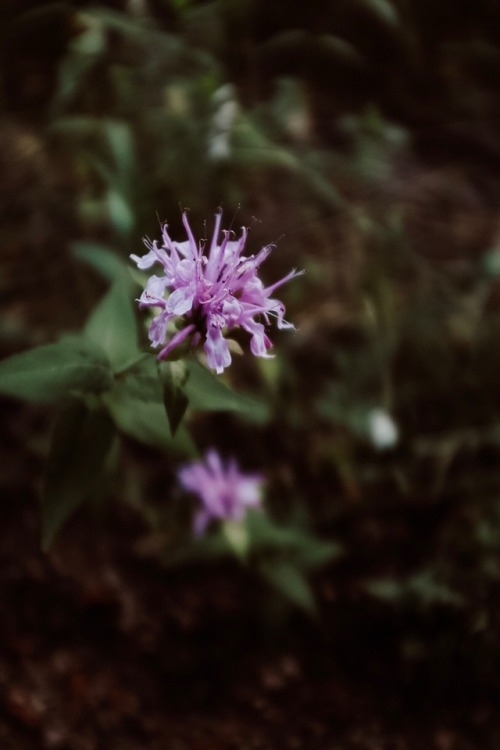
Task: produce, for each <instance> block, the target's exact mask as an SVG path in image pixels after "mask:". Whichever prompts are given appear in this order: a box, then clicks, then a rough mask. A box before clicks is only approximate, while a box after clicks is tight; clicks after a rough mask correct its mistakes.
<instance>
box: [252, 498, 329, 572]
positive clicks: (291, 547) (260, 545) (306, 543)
mask: <svg viewBox="0 0 500 750" xmlns="http://www.w3.org/2000/svg"><path fill="white" fill-rule="evenodd" d="M245 526H246V528H247V530H248V537H249V540H250V541H249V544H250V547H251V549H252V550H253V551H255V552H256V553H257V554H259V552H263V553H275V554H279V555H281V556H282V557H283V556H284V557H286V559H287V560H289V561H293V563H294V565H296V566H297V567H300V568H303V569H308V570H310V569H313V568H316V567H319V566H321V565H324V564H326V563H328V562H331V561H332V560H333V559H335V558H336V557H338V556H339V555H341V554H342V547H341V546H340V544H338V543H336V542H331V541H324V540H323V539H319V538H318V537H316V536H314V535H313V534H312V533H311V531H309V529H308V528H307V526H304V525H303V524H302V525H300V526H299V525H298V524H296V525H291V524H287V525H283V524H277V523H275V522H274V521H273V520H272V519H271V518H270V517H269V516H268V515H267V514H266V513H260V512H258V511H251V510H250V511H249V512H248V513H247V516H246V521H245Z"/></svg>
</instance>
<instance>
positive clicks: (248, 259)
mask: <svg viewBox="0 0 500 750" xmlns="http://www.w3.org/2000/svg"><path fill="white" fill-rule="evenodd" d="M221 220H222V212H221V211H219V212H218V213H217V214H216V217H215V227H214V232H213V236H212V240H211V242H210V246H209V247H208V249H207V247H206V243H205V240H200V241H199V242H197V241H196V240H195V238H194V236H193V232H192V231H191V227H190V226H189V221H188V218H187V214H186V212H184V213H183V215H182V222H183V224H184V227H185V229H186V233H187V237H188V239H187V240H185V241H183V242H176V241H174V240H172V239H171V237H170V235H169V233H168V225H167V224H164V225H163V226H162V240H161V242H158V241H157V240H153V241H151V240H149V239H148V238H146V239H145V240H144V243H145V245H146V247H147V249H148V252H147V253H146V255H144V256H142V257H139V256H137V255H131V256H130V257H131V258H132V260H134V261H135V263H136V264H137V266H138V268H140V269H148V268H151V267H152V266H153V265H155V264H156V263H157V264H159V265H160V267H161V269H162V272H161V274H160V275H158V276H156V275H154V276H151V277H150V278H149V280H148V282H147V284H146V288H145V289H144V292H143V293H142V295H141V297H140V299H139V304H140V307H141V308H144V307H152V308H158V309H159V313H158V314H157V315H156V316H155V317H154V318H153V321H152V322H151V325H150V327H149V338H150V341H151V345H152V346H153V347H155V348H159V347H161V349H160V352H159V354H158V358H159V359H165V358H166V357H168V355H169V354H170V352H171V351H172V350H173V349H174V348H175V347H176V346H178V345H179V344H181V343H182V342H183V341H186V340H187V341H190V343H191V344H192V345H193V346H196V345H197V344H198V343H200V342H203V347H204V350H205V353H206V355H207V362H208V366H209V367H210V368H212V369H213V370H215V371H216V372H217V373H218V374H219V373H221V372H223V370H224V368H226V367H228V366H229V365H230V364H231V354H230V351H229V344H228V341H227V339H226V338H225V334H226V333H228V332H229V331H231V330H232V329H234V328H238V327H239V328H243V329H244V330H245V331H247V332H248V333H249V334H250V349H251V351H252V353H253V354H255V355H256V356H258V357H269V356H271V355H270V354H269V353H268V350H269V349H270V348H271V346H272V343H271V340H270V339H269V336H268V335H267V333H266V326H269V324H270V318H271V317H275V318H276V321H277V326H278V328H293V327H294V326H293V325H292V324H291V323H288V322H287V321H286V320H285V318H284V314H285V307H284V305H283V303H282V302H280V301H279V300H278V299H275V298H274V297H272V295H273V294H274V292H275V290H276V289H277V288H278V287H280V286H282V285H283V284H285V283H286V282H287V281H290V279H292V278H293V277H294V276H297V275H299V274H300V272H297V271H295V270H292V271H290V273H288V274H287V275H286V276H284V277H283V278H282V279H280V280H279V281H277V282H275V283H274V284H271V285H270V286H267V287H266V286H264V284H263V283H262V281H261V279H260V278H259V276H258V272H259V268H260V266H261V265H262V263H263V262H264V261H265V259H266V258H267V257H268V255H269V253H270V252H271V250H272V248H273V245H272V244H270V245H266V246H265V247H263V248H262V249H261V250H260V252H259V253H257V255H250V256H247V255H244V254H243V253H244V250H245V244H246V241H247V235H248V231H247V229H245V228H244V227H243V228H242V230H241V236H240V238H239V239H234V235H233V233H232V232H231V231H230V230H223V231H222V241H221V242H219V239H220V234H221V231H220V225H221ZM176 318H177V319H178V330H177V331H176V332H172V331H171V326H169V324H170V323H171V321H174V320H175V319H176Z"/></svg>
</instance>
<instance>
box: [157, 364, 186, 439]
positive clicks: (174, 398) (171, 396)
mask: <svg viewBox="0 0 500 750" xmlns="http://www.w3.org/2000/svg"><path fill="white" fill-rule="evenodd" d="M158 373H159V376H160V382H161V384H162V386H163V404H164V406H165V411H166V412H167V417H168V422H169V424H170V430H171V433H172V437H173V436H174V435H175V433H176V431H177V428H178V427H179V425H180V423H181V421H182V418H183V416H184V414H185V413H186V409H187V407H188V403H189V399H188V397H187V396H186V394H185V392H184V385H185V383H186V380H187V378H188V372H187V369H186V365H185V363H184V362H182V361H178V362H161V363H159V365H158Z"/></svg>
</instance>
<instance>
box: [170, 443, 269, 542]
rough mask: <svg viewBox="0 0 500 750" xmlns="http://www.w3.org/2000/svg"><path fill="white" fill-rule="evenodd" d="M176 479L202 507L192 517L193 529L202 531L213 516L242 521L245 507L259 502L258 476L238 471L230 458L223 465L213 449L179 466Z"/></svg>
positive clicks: (196, 531) (197, 531) (259, 480)
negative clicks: (198, 500)
mask: <svg viewBox="0 0 500 750" xmlns="http://www.w3.org/2000/svg"><path fill="white" fill-rule="evenodd" d="M178 478H179V482H180V484H181V485H182V487H183V488H184V489H185V490H188V491H189V492H192V493H193V494H194V495H197V496H198V498H199V499H200V501H201V505H202V507H201V508H200V510H199V511H198V512H197V514H196V516H195V519H194V532H195V534H197V535H200V534H203V532H204V531H205V529H206V528H207V526H208V524H209V523H210V521H211V520H213V519H219V520H230V521H242V520H243V518H244V517H245V513H246V509H247V508H255V507H258V506H259V505H260V503H261V486H262V477H261V476H260V475H258V474H242V473H241V472H240V470H239V468H238V464H237V463H236V461H235V460H234V459H230V460H229V461H227V463H226V464H225V465H224V463H223V461H222V460H221V458H220V456H219V454H218V453H217V451H215V450H214V449H213V448H212V449H211V450H209V451H207V454H206V456H205V459H204V461H194V462H192V463H190V464H187V465H186V466H183V467H181V469H180V470H179V473H178Z"/></svg>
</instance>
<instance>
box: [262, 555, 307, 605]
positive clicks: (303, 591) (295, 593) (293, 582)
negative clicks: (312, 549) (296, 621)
mask: <svg viewBox="0 0 500 750" xmlns="http://www.w3.org/2000/svg"><path fill="white" fill-rule="evenodd" d="M260 572H261V574H262V575H263V577H264V578H265V579H266V581H268V583H269V584H271V586H273V587H274V588H275V589H276V590H277V591H279V593H280V594H281V595H282V596H283V597H284V598H285V599H288V601H290V602H292V604H295V605H296V606H297V607H300V609H303V610H304V611H305V612H307V613H308V614H309V615H315V614H316V603H315V601H314V596H313V593H312V590H311V587H310V586H309V583H308V580H307V578H306V576H305V575H304V573H303V572H302V571H301V570H300V569H299V568H297V567H296V566H295V565H293V564H292V563H288V562H286V561H283V560H270V561H266V562H262V563H261V565H260Z"/></svg>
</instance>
